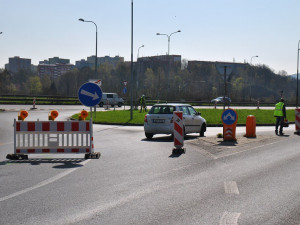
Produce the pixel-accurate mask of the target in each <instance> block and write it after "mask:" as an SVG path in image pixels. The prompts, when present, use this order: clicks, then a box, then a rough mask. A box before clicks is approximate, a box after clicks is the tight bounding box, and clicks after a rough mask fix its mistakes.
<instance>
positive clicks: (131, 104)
mask: <svg viewBox="0 0 300 225" xmlns="http://www.w3.org/2000/svg"><path fill="white" fill-rule="evenodd" d="M130 65H131V66H130V74H131V75H130V120H132V119H133V96H132V95H133V90H132V89H133V84H132V82H133V0H131V64H130Z"/></svg>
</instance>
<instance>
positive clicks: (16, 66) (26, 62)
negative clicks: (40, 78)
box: [5, 56, 32, 74]
mask: <svg viewBox="0 0 300 225" xmlns="http://www.w3.org/2000/svg"><path fill="white" fill-rule="evenodd" d="M31 66H32V65H31V59H24V58H20V57H19V56H15V57H13V58H9V59H8V64H5V69H6V70H8V71H9V72H10V73H12V74H14V73H18V72H19V71H20V70H27V71H31Z"/></svg>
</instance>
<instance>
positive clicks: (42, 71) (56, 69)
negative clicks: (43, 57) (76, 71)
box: [38, 63, 74, 80]
mask: <svg viewBox="0 0 300 225" xmlns="http://www.w3.org/2000/svg"><path fill="white" fill-rule="evenodd" d="M73 68H74V65H72V64H59V63H56V64H39V65H38V75H39V76H40V77H43V76H45V75H48V76H49V77H50V79H52V80H54V79H56V78H58V77H59V76H61V75H63V74H65V73H66V72H68V71H70V70H72V69H73Z"/></svg>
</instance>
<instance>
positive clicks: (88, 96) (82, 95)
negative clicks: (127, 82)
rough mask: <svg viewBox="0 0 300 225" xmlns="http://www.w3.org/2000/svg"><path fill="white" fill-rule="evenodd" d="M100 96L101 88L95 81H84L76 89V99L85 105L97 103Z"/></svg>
mask: <svg viewBox="0 0 300 225" xmlns="http://www.w3.org/2000/svg"><path fill="white" fill-rule="evenodd" d="M101 98H102V90H101V88H100V87H99V86H98V85H97V84H95V83H91V82H88V83H85V84H83V85H81V87H80V88H79V90H78V99H79V101H80V102H81V103H82V104H83V105H85V106H89V107H92V106H95V105H98V104H99V102H100V100H101Z"/></svg>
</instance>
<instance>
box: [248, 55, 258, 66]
mask: <svg viewBox="0 0 300 225" xmlns="http://www.w3.org/2000/svg"><path fill="white" fill-rule="evenodd" d="M254 57H258V55H255V56H252V57H251V61H250V64H252V59H253V58H254Z"/></svg>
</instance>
